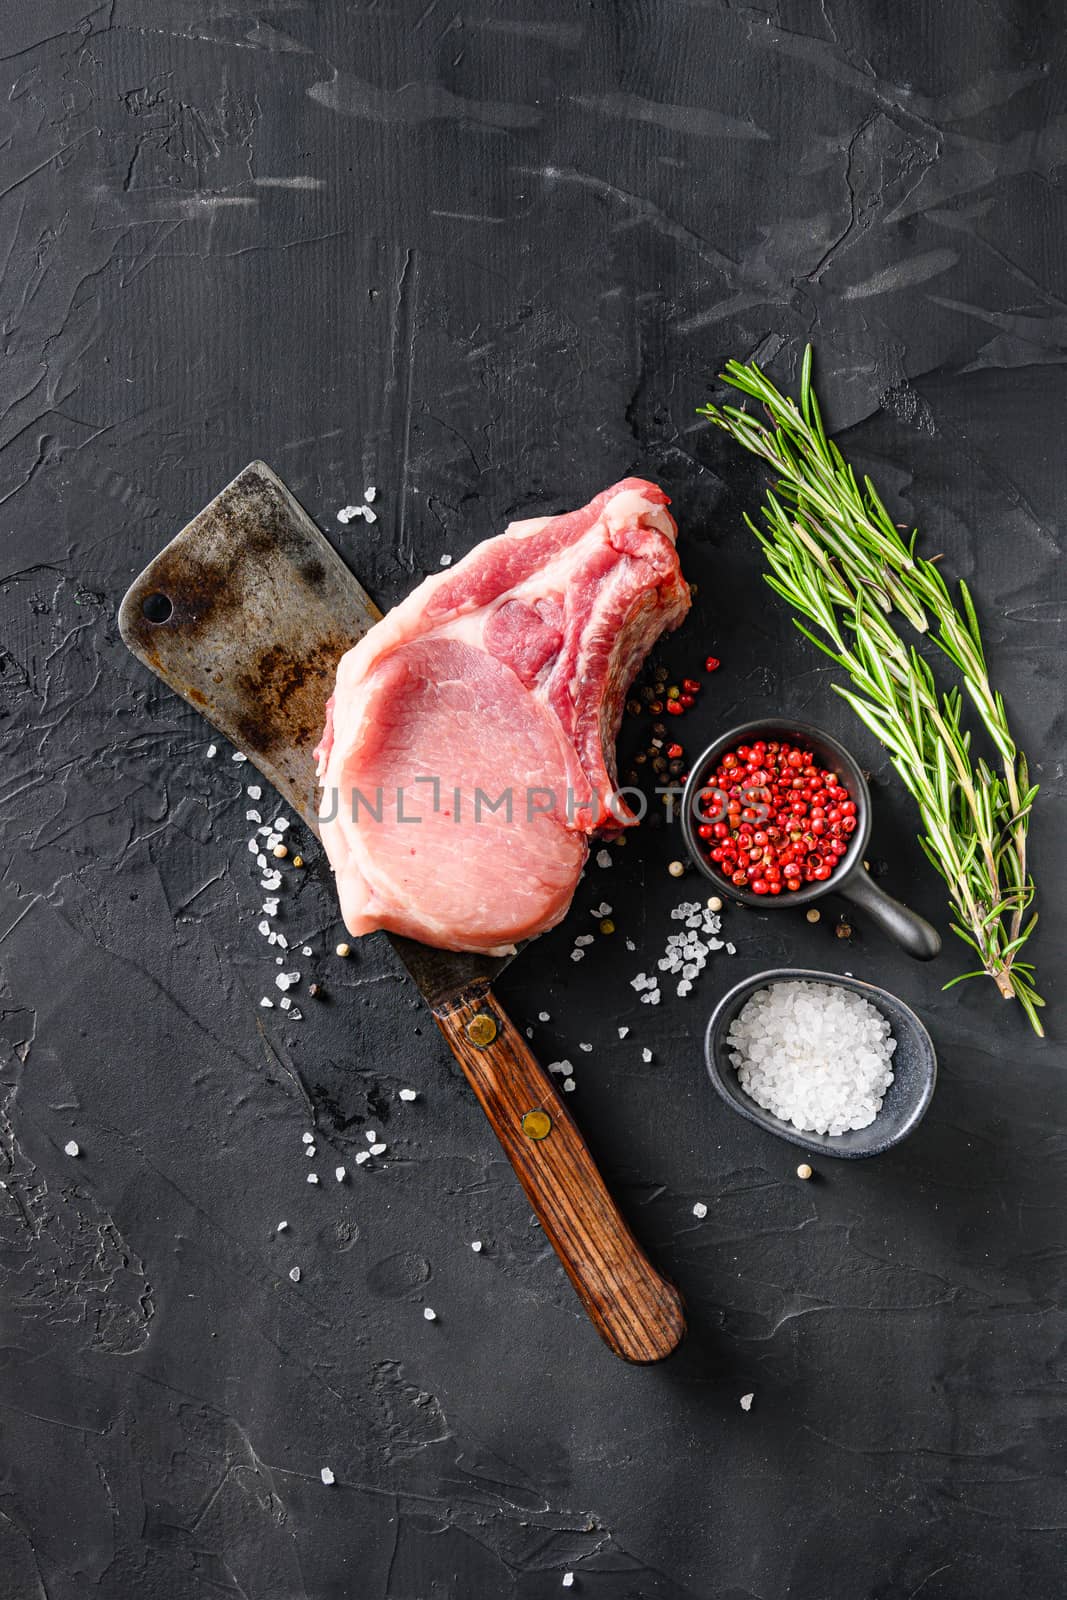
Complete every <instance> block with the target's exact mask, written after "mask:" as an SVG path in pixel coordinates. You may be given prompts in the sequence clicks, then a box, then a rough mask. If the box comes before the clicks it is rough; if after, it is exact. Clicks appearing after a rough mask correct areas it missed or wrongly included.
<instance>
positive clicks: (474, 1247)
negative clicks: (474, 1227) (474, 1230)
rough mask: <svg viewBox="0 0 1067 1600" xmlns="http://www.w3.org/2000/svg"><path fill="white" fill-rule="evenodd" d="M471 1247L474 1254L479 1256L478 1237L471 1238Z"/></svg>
mask: <svg viewBox="0 0 1067 1600" xmlns="http://www.w3.org/2000/svg"><path fill="white" fill-rule="evenodd" d="M471 1249H472V1250H473V1251H474V1254H475V1255H476V1256H480V1255H481V1253H482V1241H481V1240H480V1239H472V1240H471Z"/></svg>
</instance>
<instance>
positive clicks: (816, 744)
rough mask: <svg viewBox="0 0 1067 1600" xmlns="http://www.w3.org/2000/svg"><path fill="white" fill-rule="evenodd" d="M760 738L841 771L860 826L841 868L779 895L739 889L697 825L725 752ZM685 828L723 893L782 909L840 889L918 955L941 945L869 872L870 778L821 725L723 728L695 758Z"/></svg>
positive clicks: (927, 955) (685, 799)
mask: <svg viewBox="0 0 1067 1600" xmlns="http://www.w3.org/2000/svg"><path fill="white" fill-rule="evenodd" d="M757 738H762V739H787V740H789V742H790V743H796V744H803V745H804V746H805V747H806V748H808V749H809V750H811V751H812V753H813V754H814V756H815V759H816V762H817V763H818V765H819V766H821V767H825V768H827V769H828V770H830V771H833V772H837V773H839V774H840V776H841V780H842V782H843V784H844V786H845V788H846V789H847V790H848V792H849V794H850V795H851V796H852V799H853V800H854V801H855V803H856V816H857V819H858V823H859V826H858V827H857V828H856V831H855V833H854V834H853V835H852V837H851V840H850V842H849V847H848V851H847V853H846V854H845V855H843V856H842V857H841V860H840V863H839V864H838V866H837V868H836V869H835V871H834V872H833V874H832V876H831V877H829V878H827V880H826V882H825V883H810V884H806V885H805V886H804V888H803V889H798V890H796V891H795V892H794V893H791V894H782V895H778V896H775V897H772V896H770V895H758V894H753V893H752V891H751V890H750V889H739V888H738V887H737V886H736V885H735V884H733V883H731V882H730V880H729V879H728V878H726V877H724V876H723V874H722V873H721V872H717V871H716V869H715V865H714V863H713V862H711V861H709V860H708V857H707V854H706V847H705V844H704V841H703V840H702V839H701V838H699V836H698V835H697V828H698V827H699V825H700V824H701V823H702V822H703V821H704V816H703V813H702V812H701V811H700V809H699V802H700V795H701V793H702V791H703V790H704V789H705V788H706V787H707V784H708V779H709V776H710V775H711V774H712V773H714V772H715V771H716V770H717V768H718V766H719V762H720V761H721V759H722V757H723V756H724V755H726V754H727V753H728V752H729V751H730V750H733V749H735V748H736V747H737V745H739V744H748V743H750V742H751V741H752V740H753V739H757ZM682 834H683V836H684V838H685V843H686V848H687V850H688V851H689V854H690V856H691V857H692V859H693V861H694V863H695V864H696V866H698V867H699V868H700V871H701V872H702V873H703V874H704V876H705V877H706V878H708V879H710V881H711V882H712V883H713V884H715V886H716V888H717V889H718V890H719V892H720V893H721V894H724V895H726V896H728V897H729V898H730V899H731V900H737V901H739V902H740V903H741V905H745V906H753V907H756V908H758V909H759V910H760V911H777V910H779V909H780V908H782V907H785V906H791V907H796V906H807V905H810V904H811V902H812V901H813V900H818V899H819V898H820V897H821V896H822V895H824V894H840V895H844V896H845V898H846V900H851V901H852V902H853V904H855V905H858V906H859V907H860V908H861V909H862V910H863V911H865V912H866V913H867V915H868V916H869V917H870V919H871V921H872V922H874V923H876V924H877V926H878V927H879V928H881V930H882V932H883V933H887V934H888V935H889V937H890V938H891V939H894V940H896V942H897V944H899V945H900V947H901V949H902V950H906V951H907V952H908V954H909V955H910V956H914V957H915V958H916V960H918V961H931V960H932V959H933V958H934V956H936V955H937V954H938V952H939V951H940V949H941V935H940V934H939V933H938V931H937V929H936V928H932V927H931V926H930V924H929V923H928V922H927V921H926V919H925V917H920V916H919V914H918V912H915V911H912V910H910V909H909V908H908V907H907V906H905V905H901V903H900V901H899V900H894V899H893V897H892V896H891V895H888V894H886V892H885V890H884V889H880V888H879V887H878V885H877V884H876V883H875V882H874V880H873V878H871V877H869V876H868V874H867V871H866V869H865V867H864V865H863V858H864V856H865V855H866V853H867V845H868V842H869V840H870V837H871V793H870V790H869V789H868V787H867V780H866V779H865V778H864V776H863V773H862V771H861V770H860V768H859V767H858V766H857V764H856V762H855V761H854V760H853V758H852V757H851V756H850V755H849V753H848V751H847V750H846V749H845V747H844V745H842V744H838V742H837V740H836V739H832V738H831V737H830V735H829V734H828V733H823V732H822V731H821V729H819V728H812V727H809V726H808V724H807V723H804V722H793V721H791V720H789V719H788V718H782V719H781V720H780V721H774V720H770V719H767V718H762V719H761V720H760V721H758V722H743V723H742V724H741V725H740V727H737V728H731V729H730V731H729V732H728V733H724V734H722V735H721V736H720V737H719V738H718V739H716V740H715V743H714V744H711V745H709V746H708V748H707V749H706V750H705V751H704V753H703V755H701V756H700V757H699V758H698V760H697V761H695V762H694V763H693V767H692V770H691V771H690V774H689V781H688V782H687V783H686V786H685V793H684V794H683V796H682Z"/></svg>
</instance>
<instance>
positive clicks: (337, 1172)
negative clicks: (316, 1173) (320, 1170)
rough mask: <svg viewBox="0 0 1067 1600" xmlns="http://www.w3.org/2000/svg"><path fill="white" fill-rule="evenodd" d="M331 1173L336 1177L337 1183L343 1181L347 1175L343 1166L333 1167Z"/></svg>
mask: <svg viewBox="0 0 1067 1600" xmlns="http://www.w3.org/2000/svg"><path fill="white" fill-rule="evenodd" d="M333 1175H334V1177H335V1178H336V1179H337V1181H338V1183H344V1181H345V1179H346V1178H347V1177H348V1170H347V1168H345V1167H334V1169H333Z"/></svg>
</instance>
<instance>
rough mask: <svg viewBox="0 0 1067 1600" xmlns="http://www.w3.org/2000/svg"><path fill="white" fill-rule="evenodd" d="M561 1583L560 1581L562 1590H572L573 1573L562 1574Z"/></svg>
mask: <svg viewBox="0 0 1067 1600" xmlns="http://www.w3.org/2000/svg"><path fill="white" fill-rule="evenodd" d="M561 1581H562V1585H563V1588H564V1589H573V1588H574V1573H573V1572H565V1573H564V1574H563V1578H562V1580H561Z"/></svg>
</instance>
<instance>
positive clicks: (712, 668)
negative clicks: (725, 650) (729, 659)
mask: <svg viewBox="0 0 1067 1600" xmlns="http://www.w3.org/2000/svg"><path fill="white" fill-rule="evenodd" d="M721 666H722V662H721V661H720V660H719V658H718V656H709V657H708V659H707V660H706V661H705V663H704V671H705V672H718V670H719V668H720V667H721Z"/></svg>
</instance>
